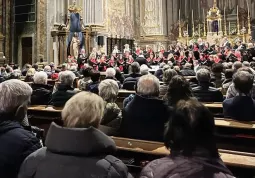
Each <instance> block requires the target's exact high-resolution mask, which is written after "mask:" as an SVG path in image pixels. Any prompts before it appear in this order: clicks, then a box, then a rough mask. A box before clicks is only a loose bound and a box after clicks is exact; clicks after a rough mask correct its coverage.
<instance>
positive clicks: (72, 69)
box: [70, 66, 81, 78]
mask: <svg viewBox="0 0 255 178" xmlns="http://www.w3.org/2000/svg"><path fill="white" fill-rule="evenodd" d="M70 71H72V72H73V73H74V75H75V77H77V78H81V74H80V73H79V71H77V66H71V67H70Z"/></svg>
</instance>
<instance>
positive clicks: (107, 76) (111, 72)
mask: <svg viewBox="0 0 255 178" xmlns="http://www.w3.org/2000/svg"><path fill="white" fill-rule="evenodd" d="M115 75H116V70H115V69H114V68H111V67H110V68H108V69H106V71H105V79H111V80H115V81H116V82H117V83H118V86H119V88H121V84H120V81H118V80H117V79H116V78H115Z"/></svg>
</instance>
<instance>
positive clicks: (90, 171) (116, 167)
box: [19, 123, 132, 178]
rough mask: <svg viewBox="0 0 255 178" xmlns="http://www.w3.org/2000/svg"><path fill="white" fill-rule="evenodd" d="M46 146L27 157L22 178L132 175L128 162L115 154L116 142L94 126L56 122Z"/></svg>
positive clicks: (118, 176)
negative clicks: (82, 126) (64, 125)
mask: <svg viewBox="0 0 255 178" xmlns="http://www.w3.org/2000/svg"><path fill="white" fill-rule="evenodd" d="M45 145H46V147H45V148H42V149H40V150H38V151H36V152H35V153H33V154H31V155H30V156H28V157H27V159H26V160H25V161H24V162H23V164H22V166H21V169H20V172H19V178H45V177H49V178H50V177H52V178H53V177H54V178H95V177H98V178H99V177H104V178H132V176H131V175H130V174H129V173H128V169H127V167H126V165H125V164H124V163H123V162H122V161H121V160H119V159H117V158H115V157H114V156H111V154H112V153H113V152H115V151H116V145H115V143H114V141H113V140H112V139H111V138H110V137H108V136H106V135H105V134H104V133H102V132H101V131H99V130H98V129H95V128H93V127H91V128H75V129H71V128H63V127H60V126H57V125H56V124H54V123H53V124H52V125H51V127H50V129H49V131H48V134H47V138H46V142H45Z"/></svg>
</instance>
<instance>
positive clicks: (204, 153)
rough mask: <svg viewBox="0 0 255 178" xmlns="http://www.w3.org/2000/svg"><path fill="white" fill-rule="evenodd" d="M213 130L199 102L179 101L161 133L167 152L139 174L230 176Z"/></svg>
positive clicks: (158, 177)
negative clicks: (166, 154) (169, 150)
mask: <svg viewBox="0 0 255 178" xmlns="http://www.w3.org/2000/svg"><path fill="white" fill-rule="evenodd" d="M214 129H215V125H214V118H213V116H212V114H211V113H210V111H209V110H208V109H207V108H206V107H205V106H203V104H201V103H199V102H198V101H197V100H193V99H191V100H188V101H180V102H179V103H178V104H177V106H176V108H175V110H174V111H173V115H172V117H171V118H170V121H169V123H168V124H167V130H166V134H165V146H166V147H167V148H168V149H171V153H170V155H169V156H167V157H165V158H161V159H158V160H154V161H152V162H151V163H149V164H148V165H147V166H146V167H145V168H144V169H143V171H142V173H141V176H140V177H141V178H165V177H183V178H186V177H187V178H188V177H214V178H223V177H224V178H232V177H233V176H232V173H231V172H230V170H229V169H228V168H227V167H226V166H225V165H224V163H223V161H222V160H221V158H220V155H219V152H218V149H217V146H216V142H215V140H216V138H215V136H214Z"/></svg>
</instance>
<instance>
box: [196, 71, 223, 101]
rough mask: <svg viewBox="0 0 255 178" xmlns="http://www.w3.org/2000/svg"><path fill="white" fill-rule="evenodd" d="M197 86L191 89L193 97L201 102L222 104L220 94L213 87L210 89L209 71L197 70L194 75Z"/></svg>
mask: <svg viewBox="0 0 255 178" xmlns="http://www.w3.org/2000/svg"><path fill="white" fill-rule="evenodd" d="M196 77H197V80H198V86H197V87H194V88H192V91H193V93H194V96H195V97H196V98H197V99H198V100H199V101H201V102H222V101H223V95H222V93H221V92H220V91H219V90H218V89H217V88H214V87H210V80H211V76H210V71H209V70H207V69H199V70H198V71H197V74H196Z"/></svg>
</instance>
